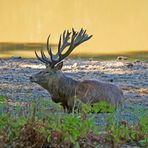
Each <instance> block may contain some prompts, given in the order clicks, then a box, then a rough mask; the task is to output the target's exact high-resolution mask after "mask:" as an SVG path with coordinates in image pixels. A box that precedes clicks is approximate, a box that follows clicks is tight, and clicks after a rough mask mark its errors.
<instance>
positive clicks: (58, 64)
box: [30, 29, 92, 88]
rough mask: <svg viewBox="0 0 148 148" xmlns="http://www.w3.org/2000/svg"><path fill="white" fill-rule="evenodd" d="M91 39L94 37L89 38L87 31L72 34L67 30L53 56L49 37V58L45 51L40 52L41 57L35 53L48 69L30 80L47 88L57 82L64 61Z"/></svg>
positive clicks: (47, 46) (73, 31)
mask: <svg viewBox="0 0 148 148" xmlns="http://www.w3.org/2000/svg"><path fill="white" fill-rule="evenodd" d="M91 37H92V35H90V36H89V35H88V34H87V33H86V30H83V29H81V30H80V31H79V32H76V31H75V30H74V29H72V32H69V31H68V30H67V31H66V30H65V31H64V32H63V34H61V35H60V39H59V43H58V50H57V53H56V54H53V52H52V49H51V48H50V46H49V38H50V35H49V36H48V38H47V45H46V48H47V51H48V54H49V57H47V56H46V55H45V54H44V52H43V49H41V51H40V52H41V56H39V55H38V54H37V52H36V51H35V55H36V57H37V59H38V60H40V61H41V62H43V63H44V64H45V65H46V69H45V70H43V71H41V72H39V73H37V74H35V75H33V76H32V77H30V80H31V81H32V82H35V83H38V84H39V85H41V86H43V87H44V88H46V87H47V86H46V85H47V82H48V83H50V82H52V81H53V80H56V79H57V77H58V76H60V75H61V73H59V70H61V69H62V66H63V60H64V59H65V58H66V57H67V56H68V55H69V54H70V53H71V52H72V51H73V50H74V49H75V48H76V47H77V46H78V45H80V44H81V43H83V42H85V41H87V40H89V39H90V38H91ZM65 48H68V49H67V51H66V52H65V53H62V52H63V50H64V49H65Z"/></svg>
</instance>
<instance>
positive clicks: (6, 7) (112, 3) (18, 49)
mask: <svg viewBox="0 0 148 148" xmlns="http://www.w3.org/2000/svg"><path fill="white" fill-rule="evenodd" d="M72 27H73V28H75V29H76V30H80V28H82V27H83V28H84V29H87V33H88V34H92V35H93V38H92V39H91V40H89V41H88V42H86V43H84V44H82V45H80V46H79V47H77V48H76V49H75V51H74V52H73V55H75V56H87V57H91V56H106V55H109V56H112V55H134V56H142V57H144V58H147V57H148V56H147V55H148V54H147V53H148V0H13V1H12V0H0V57H11V56H22V57H35V56H34V50H35V49H37V50H38V49H40V48H43V47H45V43H46V39H47V36H48V35H49V34H51V39H50V43H51V46H52V47H53V48H55V47H56V45H57V43H58V40H59V35H60V34H61V33H62V32H63V30H64V29H71V28H72Z"/></svg>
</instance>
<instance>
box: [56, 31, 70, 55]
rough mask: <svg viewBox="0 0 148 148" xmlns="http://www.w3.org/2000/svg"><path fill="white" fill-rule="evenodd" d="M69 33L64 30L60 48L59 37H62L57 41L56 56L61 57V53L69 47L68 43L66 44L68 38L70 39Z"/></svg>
mask: <svg viewBox="0 0 148 148" xmlns="http://www.w3.org/2000/svg"><path fill="white" fill-rule="evenodd" d="M70 34H71V33H70V32H69V31H68V30H67V31H66V30H65V31H64V32H63V44H62V46H61V36H62V35H60V39H59V43H60V44H59V45H58V54H59V55H61V53H62V51H63V50H64V49H65V48H66V47H67V46H69V45H70V43H68V40H69V38H70Z"/></svg>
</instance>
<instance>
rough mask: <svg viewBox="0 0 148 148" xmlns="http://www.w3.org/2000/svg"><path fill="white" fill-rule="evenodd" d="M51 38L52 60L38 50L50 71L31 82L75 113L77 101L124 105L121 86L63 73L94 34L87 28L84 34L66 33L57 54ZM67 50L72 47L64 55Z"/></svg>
mask: <svg viewBox="0 0 148 148" xmlns="http://www.w3.org/2000/svg"><path fill="white" fill-rule="evenodd" d="M49 37H50V35H49V36H48V38H47V51H48V54H49V55H50V57H49V58H48V57H47V56H46V55H45V54H44V52H43V50H42V49H41V57H40V56H38V54H37V53H36V51H35V54H36V57H37V59H38V60H40V61H41V62H43V63H44V64H45V65H46V69H45V70H43V71H41V72H39V73H37V74H35V75H33V76H32V77H30V80H31V82H35V83H37V84H39V85H41V86H42V87H43V88H45V89H46V90H47V91H48V92H49V93H50V95H51V98H52V100H53V101H54V102H56V103H58V102H60V103H61V105H62V106H63V107H64V108H66V109H68V110H72V108H73V106H74V102H75V99H76V98H77V99H80V100H81V101H82V102H83V103H90V104H93V103H96V102H99V101H107V102H109V103H111V104H113V105H115V106H117V105H119V104H121V103H122V100H123V93H122V91H121V90H120V89H119V88H118V87H117V86H115V85H112V84H109V83H103V82H99V81H95V80H84V81H77V80H74V79H72V78H69V77H68V76H66V75H65V74H64V73H63V72H62V71H61V69H62V66H63V60H64V59H65V58H66V57H67V56H68V55H69V54H70V53H71V52H72V51H73V50H74V48H75V47H77V46H78V45H80V44H81V43H83V42H85V41H87V40H89V39H90V38H91V37H92V35H90V36H89V35H88V34H86V30H83V29H81V30H80V32H76V31H74V29H72V32H69V31H64V32H63V34H62V35H61V36H60V39H59V44H58V51H57V53H56V54H53V52H52V50H51V48H50V47H49ZM70 38H71V39H70ZM69 40H70V41H69ZM66 47H68V49H67V51H66V52H65V53H63V54H62V52H63V50H64V49H65V48H66Z"/></svg>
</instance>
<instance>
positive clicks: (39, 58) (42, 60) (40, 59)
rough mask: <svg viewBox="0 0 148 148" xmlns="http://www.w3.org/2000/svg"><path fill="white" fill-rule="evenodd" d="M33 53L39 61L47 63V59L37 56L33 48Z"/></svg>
mask: <svg viewBox="0 0 148 148" xmlns="http://www.w3.org/2000/svg"><path fill="white" fill-rule="evenodd" d="M35 55H36V57H37V59H38V60H39V61H41V62H43V63H45V64H46V63H47V61H45V60H44V59H42V58H41V57H39V56H38V54H37V52H36V50H35Z"/></svg>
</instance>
